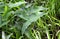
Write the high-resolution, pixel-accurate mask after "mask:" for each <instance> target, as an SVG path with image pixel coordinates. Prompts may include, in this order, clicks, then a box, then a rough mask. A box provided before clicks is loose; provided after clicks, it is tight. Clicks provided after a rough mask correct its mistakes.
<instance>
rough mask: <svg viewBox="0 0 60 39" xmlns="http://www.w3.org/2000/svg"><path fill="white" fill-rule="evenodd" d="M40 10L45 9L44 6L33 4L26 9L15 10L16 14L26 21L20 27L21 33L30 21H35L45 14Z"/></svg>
mask: <svg viewBox="0 0 60 39" xmlns="http://www.w3.org/2000/svg"><path fill="white" fill-rule="evenodd" d="M41 10H45V8H44V7H42V6H41V7H39V6H35V7H30V8H27V9H20V10H17V11H16V12H15V14H16V15H17V16H19V17H20V18H22V19H24V20H26V22H25V23H24V24H23V27H22V33H24V32H25V30H26V29H27V28H28V27H29V25H30V24H31V23H32V22H35V21H37V20H38V19H39V18H40V17H42V16H43V15H45V14H46V13H43V12H40V11H41Z"/></svg>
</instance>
